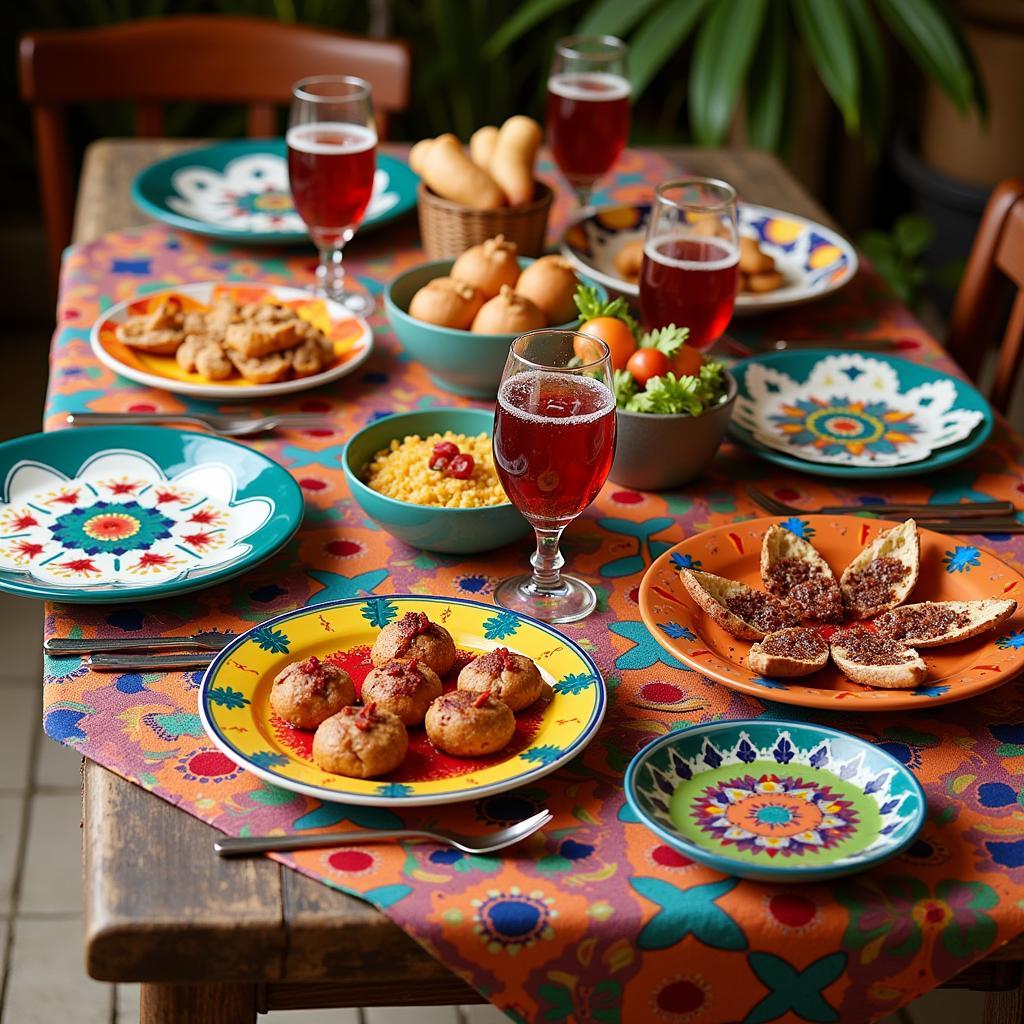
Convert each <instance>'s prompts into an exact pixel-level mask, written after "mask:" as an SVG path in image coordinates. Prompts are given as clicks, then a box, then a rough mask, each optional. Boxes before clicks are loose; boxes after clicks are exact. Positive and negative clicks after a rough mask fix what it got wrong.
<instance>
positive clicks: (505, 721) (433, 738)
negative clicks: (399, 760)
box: [425, 690, 516, 757]
mask: <svg viewBox="0 0 1024 1024" xmlns="http://www.w3.org/2000/svg"><path fill="white" fill-rule="evenodd" d="M425 725H426V727H427V735H428V736H429V737H430V742H431V743H433V744H434V746H435V747H438V748H440V749H441V750H443V751H444V752H445V753H446V754H454V755H455V756H456V757H480V756H481V755H483V754H493V753H494V752H495V751H498V750H501V748H502V747H504V746H505V745H506V744H507V743H508V741H509V740H510V739H512V734H513V733H514V732H515V731H516V719H515V715H513V714H512V712H511V711H510V710H509V707H508V705H507V704H503V703H502V702H501V701H500V700H498V698H497V697H492V696H491V694H490V693H488V692H486V691H485V692H484V693H470V692H469V691H468V690H454V691H453V692H452V693H445V694H442V695H441V696H440V697H438V698H437V700H435V701H434V702H433V704H431V705H430V707H429V708H427V716H426V720H425Z"/></svg>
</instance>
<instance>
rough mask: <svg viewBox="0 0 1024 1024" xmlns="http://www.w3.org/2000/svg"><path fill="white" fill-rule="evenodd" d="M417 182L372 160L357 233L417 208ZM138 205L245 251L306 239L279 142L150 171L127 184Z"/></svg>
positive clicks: (391, 164)
mask: <svg viewBox="0 0 1024 1024" xmlns="http://www.w3.org/2000/svg"><path fill="white" fill-rule="evenodd" d="M418 180H419V179H418V178H417V177H416V175H415V174H413V172H412V171H411V170H409V168H408V167H407V166H406V165H405V164H404V163H402V161H400V160H396V159H395V158H394V157H392V156H388V155H387V154H386V153H381V152H379V151H378V153H377V173H376V176H375V177H374V182H373V196H372V198H371V199H370V205H369V206H368V207H367V210H366V216H365V217H364V218H363V222H362V224H361V225H360V226H359V230H360V231H366V230H367V229H370V228H374V227H377V226H378V225H380V224H386V223H387V222H388V221H390V220H394V219H395V218H396V217H399V216H401V215H402V214H403V213H407V212H408V211H409V210H411V209H412V208H413V207H414V206H415V205H416V183H417V181H418ZM132 199H133V200H134V201H135V205H136V206H138V207H139V209H140V210H142V211H143V212H144V213H147V214H149V216H150V217H155V218H156V219H157V220H160V221H163V222H164V223H165V224H171V225H173V226H174V227H176V228H181V229H182V230H184V231H193V232H195V233H196V234H200V235H208V236H210V237H212V238H222V239H225V240H227V241H235V242H242V243H244V244H247V245H251V244H259V245H294V244H297V243H300V242H308V241H309V234H308V232H307V231H306V226H305V225H304V224H303V222H302V218H301V217H300V216H299V215H298V214H297V213H296V212H295V207H294V206H293V205H292V197H291V191H290V190H289V188H288V157H287V150H286V148H285V142H284V139H237V140H234V141H232V142H222V143H219V144H218V145H215V146H206V147H205V148H203V149H192V150H189V151H187V152H185V153H178V154H177V155H175V156H171V157H168V158H167V159H166V160H160V161H159V162H158V163H155V164H151V165H150V166H149V167H147V168H146V169H145V170H144V171H142V172H141V173H140V174H139V175H138V176H137V177H136V178H135V181H134V182H132Z"/></svg>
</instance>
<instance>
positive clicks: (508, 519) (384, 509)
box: [341, 409, 529, 555]
mask: <svg viewBox="0 0 1024 1024" xmlns="http://www.w3.org/2000/svg"><path fill="white" fill-rule="evenodd" d="M493 428H494V413H492V412H490V411H489V410H486V409H426V410H424V411H422V412H403V413H397V414H396V415H394V416H385V417H384V418H383V419H379V420H376V421H375V422H373V423H371V424H370V425H369V426H366V427H363V429H362V430H360V431H359V432H358V433H356V434H353V435H352V437H351V438H350V439H349V442H348V444H346V445H345V451H344V452H343V453H342V456H341V464H342V467H343V468H344V471H345V479H346V480H348V486H349V489H350V490H351V492H352V497H353V498H354V499H355V500H356V503H357V504H358V505H359V507H360V508H361V509H362V510H363V511H364V512H365V513H366V514H367V515H368V516H369V517H370V518H371V519H372V520H373V521H374V522H375V523H377V524H379V525H380V527H381V528H382V529H384V530H386V531H387V532H388V533H390V534H391V535H392V536H393V537H397V538H398V539H399V540H403V541H405V543H406V544H410V545H412V546H413V547H414V548H424V549H426V550H427V551H438V552H440V553H442V554H446V555H472V554H475V553H477V552H479V551H491V550H493V549H494V548H500V547H504V546H505V545H506V544H511V543H512V542H513V541H516V540H519V538H520V537H522V536H523V535H524V534H526V533H527V532H528V530H529V526H528V524H527V522H526V520H525V519H524V518H523V517H522V516H521V515H520V514H519V513H518V512H517V511H516V509H515V506H513V505H512V504H511V503H510V502H506V503H505V504H503V505H490V506H488V507H486V508H436V507H433V506H430V505H413V504H412V503H410V502H407V501H398V500H397V499H395V498H388V497H385V496H384V495H383V494H378V493H377V492H376V491H374V490H372V489H371V488H369V487H367V486H366V484H364V483H363V481H362V480H361V479H360V474H361V473H362V472H363V470H364V469H365V468H366V465H367V463H369V461H370V460H371V459H372V458H373V456H374V455H375V454H376V453H377V452H379V451H380V450H381V449H382V448H387V446H388V445H389V444H390V443H391V442H392V441H393V440H394V439H395V438H398V439H401V438H403V437H406V436H408V435H409V434H419V436H420V437H428V436H429V435H430V434H441V433H444V431H446V430H451V431H453V432H454V433H456V434H466V435H467V436H469V437H472V436H474V435H476V434H488V435H490V434H491V431H492V430H493Z"/></svg>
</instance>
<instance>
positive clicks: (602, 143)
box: [547, 36, 630, 207]
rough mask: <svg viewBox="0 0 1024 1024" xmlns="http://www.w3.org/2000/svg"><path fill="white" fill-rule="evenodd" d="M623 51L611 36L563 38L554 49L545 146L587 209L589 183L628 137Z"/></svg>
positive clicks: (608, 166) (591, 184)
mask: <svg viewBox="0 0 1024 1024" xmlns="http://www.w3.org/2000/svg"><path fill="white" fill-rule="evenodd" d="M627 50H628V47H627V46H626V44H625V43H624V42H623V41H622V40H621V39H616V38H615V36H566V37H565V38H564V39H560V40H559V41H558V42H557V43H556V44H555V55H554V58H553V59H552V62H551V75H550V77H549V78H548V109H547V138H548V145H549V146H550V147H551V154H552V156H553V157H554V159H555V163H556V164H557V165H558V169H559V170H560V171H561V172H562V174H563V175H564V176H565V178H566V180H567V181H568V182H569V184H570V185H571V186H572V188H573V190H574V191H575V192H576V198H577V200H578V201H579V204H580V206H583V207H586V206H589V205H590V195H591V192H592V191H593V188H594V182H595V181H596V180H597V179H598V178H600V177H601V176H602V175H603V174H606V173H607V172H608V171H609V170H610V169H611V167H612V165H613V164H614V163H615V161H616V160H617V159H618V158H619V154H620V153H621V152H622V149H623V147H624V146H625V145H626V137H627V136H628V135H629V93H630V87H629V79H628V78H627V77H626V53H627Z"/></svg>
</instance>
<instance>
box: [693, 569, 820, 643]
mask: <svg viewBox="0 0 1024 1024" xmlns="http://www.w3.org/2000/svg"><path fill="white" fill-rule="evenodd" d="M679 576H680V578H681V579H682V581H683V585H684V586H685V587H686V589H687V592H688V593H689V595H690V597H692V598H693V600H694V601H695V602H696V603H697V605H698V607H699V608H700V609H701V610H702V611H704V612H705V613H706V614H707V615H709V616H710V617H711V618H712V619H713V620H714V621H715V622H716V623H718V625H719V626H721V627H722V629H724V630H725V631H726V632H727V633H732V635H733V636H738V637H739V638H740V639H741V640H763V639H764V638H765V636H767V634H769V633H774V632H775V631H776V630H779V629H786V628H788V627H790V626H798V625H799V624H800V621H799V619H798V618H797V617H796V616H795V615H794V614H793V613H792V612H791V611H790V610H789V609H788V608H787V607H786V606H785V605H784V604H783V603H782V602H781V601H780V600H779V599H778V598H777V597H772V595H771V594H765V593H763V592H762V591H760V590H754V588H753V587H748V586H747V585H746V584H745V583H739V582H737V581H736V580H727V579H725V577H723V576H716V575H715V574H714V573H710V572H701V571H699V570H698V569H680V570H679Z"/></svg>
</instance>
